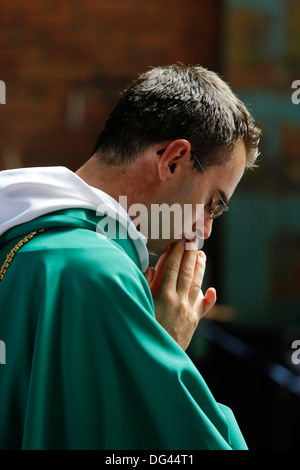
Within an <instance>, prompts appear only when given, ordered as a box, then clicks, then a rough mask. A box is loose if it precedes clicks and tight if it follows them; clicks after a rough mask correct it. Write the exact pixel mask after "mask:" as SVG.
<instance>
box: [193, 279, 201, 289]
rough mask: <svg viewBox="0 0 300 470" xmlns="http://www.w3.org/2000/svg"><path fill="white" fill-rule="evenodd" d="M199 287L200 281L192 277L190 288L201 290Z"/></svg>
mask: <svg viewBox="0 0 300 470" xmlns="http://www.w3.org/2000/svg"><path fill="white" fill-rule="evenodd" d="M201 287H202V283H201V282H200V281H197V280H196V279H194V280H193V282H192V289H193V290H195V291H197V290H201Z"/></svg>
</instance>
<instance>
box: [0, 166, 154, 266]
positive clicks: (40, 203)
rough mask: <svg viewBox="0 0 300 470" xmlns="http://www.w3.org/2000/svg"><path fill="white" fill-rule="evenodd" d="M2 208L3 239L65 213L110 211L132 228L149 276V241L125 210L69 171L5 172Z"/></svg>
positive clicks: (0, 191) (0, 229)
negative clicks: (28, 224) (17, 228)
mask: <svg viewBox="0 0 300 470" xmlns="http://www.w3.org/2000/svg"><path fill="white" fill-rule="evenodd" d="M0 207H1V211H0V235H2V234H3V233H4V232H6V231H7V230H9V229H10V228H12V227H14V226H16V225H20V224H23V223H26V222H29V221H31V220H33V219H36V218H37V217H40V216H42V215H45V214H48V213H49V212H54V211H57V210H61V209H67V208H84V209H92V210H95V211H97V214H100V213H101V211H102V210H103V211H104V210H106V211H108V214H109V215H110V216H114V215H115V218H117V219H118V220H119V222H120V223H121V224H122V225H124V226H126V229H127V228H128V226H129V224H130V227H131V230H133V231H134V236H132V237H131V238H132V241H133V243H134V245H135V248H136V250H137V253H138V256H139V259H140V264H141V270H142V271H143V272H145V271H146V269H147V267H148V265H149V253H148V250H147V246H146V244H147V239H146V237H145V236H144V235H143V234H142V233H141V232H139V231H138V230H137V229H136V228H135V226H134V224H133V222H132V221H131V219H130V217H129V215H128V214H127V212H126V211H125V209H124V208H123V207H122V206H121V205H120V204H119V203H118V202H117V201H116V200H115V199H113V198H112V197H111V196H109V195H108V194H106V193H105V192H103V191H101V190H100V189H96V188H94V187H92V186H89V185H88V184H87V183H85V182H84V181H83V180H82V179H81V178H80V177H79V176H77V175H76V174H75V173H74V172H72V171H71V170H69V169H68V168H65V167H61V166H57V167H36V168H21V169H16V170H5V171H1V172H0ZM99 208H100V210H99Z"/></svg>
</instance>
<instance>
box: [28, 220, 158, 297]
mask: <svg viewBox="0 0 300 470" xmlns="http://www.w3.org/2000/svg"><path fill="white" fill-rule="evenodd" d="M122 242H123V243H122V246H121V244H119V243H118V242H117V241H114V240H111V239H110V238H108V237H106V236H103V235H100V234H98V233H96V232H94V231H92V230H86V229H81V228H70V229H68V228H63V229H62V228H60V229H51V230H49V231H46V232H44V233H42V234H40V235H37V236H36V237H35V238H34V239H33V240H31V241H30V242H29V243H28V244H27V245H26V246H24V248H23V249H22V250H23V255H24V257H23V259H25V257H26V258H27V260H26V261H28V260H29V259H30V263H31V265H32V266H33V265H36V266H39V268H42V270H44V271H46V272H47V273H52V276H54V275H55V276H56V277H59V278H60V279H67V280H68V283H69V285H70V286H71V285H72V284H73V283H77V282H78V281H79V280H80V283H81V285H83V284H85V283H87V284H89V285H93V284H95V283H96V284H97V285H98V289H99V290H101V291H102V290H104V289H105V287H104V286H107V285H110V286H113V287H114V288H115V289H116V290H118V291H120V288H121V287H122V286H123V287H124V289H123V290H127V291H128V289H129V290H135V291H142V292H143V293H144V294H146V296H147V297H148V296H149V292H150V290H149V288H148V284H147V282H146V280H145V277H144V275H143V273H142V272H141V270H140V268H139V267H138V265H137V262H136V259H137V256H135V258H134V256H133V255H132V246H131V241H130V240H122Z"/></svg>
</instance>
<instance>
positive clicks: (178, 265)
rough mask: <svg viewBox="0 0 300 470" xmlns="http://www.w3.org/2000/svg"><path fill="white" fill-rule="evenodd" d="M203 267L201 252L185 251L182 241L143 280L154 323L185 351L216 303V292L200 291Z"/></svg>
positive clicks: (212, 290)
mask: <svg viewBox="0 0 300 470" xmlns="http://www.w3.org/2000/svg"><path fill="white" fill-rule="evenodd" d="M205 265H206V256H205V254H204V253H203V252H202V251H197V250H186V249H185V242H184V240H180V241H178V242H176V243H174V244H173V245H170V246H169V247H168V249H167V250H166V252H165V253H164V254H163V255H162V256H161V257H160V258H159V260H158V262H157V264H156V266H155V268H148V271H147V272H146V273H145V277H146V279H147V281H148V284H149V286H150V289H151V292H152V296H153V300H154V306H155V315H156V319H157V321H158V322H159V323H160V324H161V325H162V326H163V327H164V328H165V330H166V331H167V332H168V333H169V334H170V335H171V336H172V337H173V338H174V339H175V341H176V342H177V343H178V344H179V345H180V346H181V347H182V349H183V350H184V351H185V350H186V349H187V347H188V345H189V343H190V341H191V339H192V336H193V334H194V332H195V330H196V328H197V326H198V323H199V321H200V319H201V318H202V317H203V316H204V315H206V314H207V313H208V312H209V311H210V309H211V308H212V307H213V305H214V304H215V302H216V291H215V289H214V288H212V287H210V288H209V289H207V291H206V293H205V295H204V294H203V292H202V290H201V286H202V282H203V278H204V272H205Z"/></svg>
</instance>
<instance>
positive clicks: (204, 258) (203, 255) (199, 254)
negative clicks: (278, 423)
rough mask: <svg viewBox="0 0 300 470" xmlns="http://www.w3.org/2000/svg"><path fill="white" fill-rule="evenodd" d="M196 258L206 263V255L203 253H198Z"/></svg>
mask: <svg viewBox="0 0 300 470" xmlns="http://www.w3.org/2000/svg"><path fill="white" fill-rule="evenodd" d="M198 256H200V258H202V259H203V260H204V261H206V254H205V253H204V251H198Z"/></svg>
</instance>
